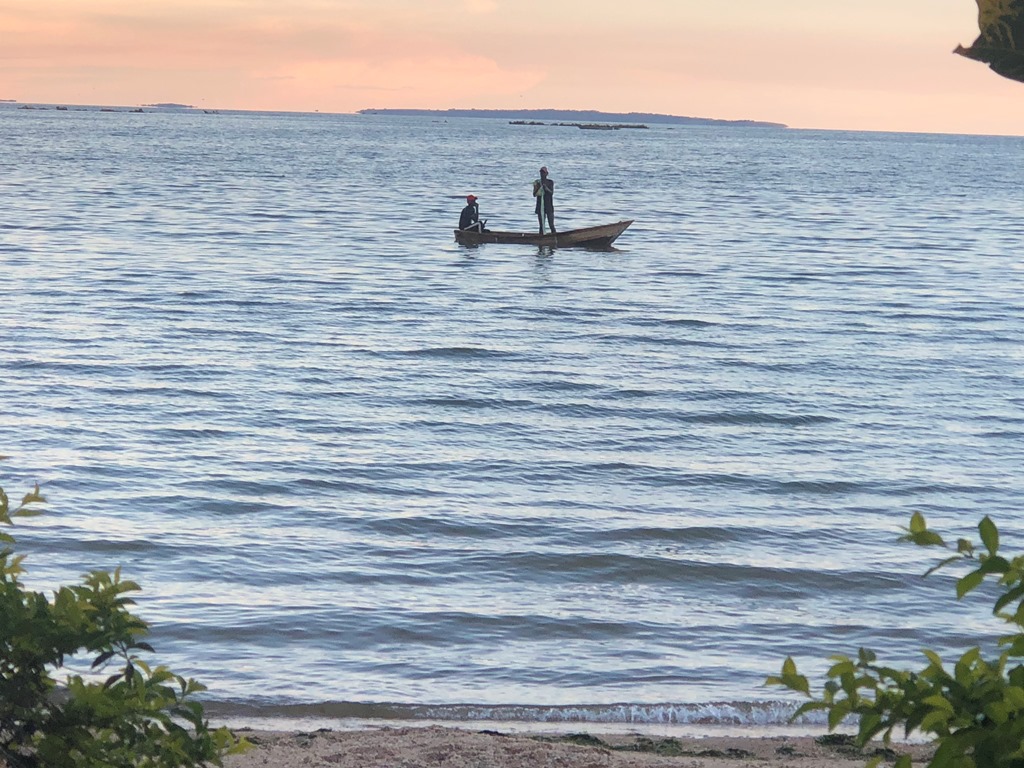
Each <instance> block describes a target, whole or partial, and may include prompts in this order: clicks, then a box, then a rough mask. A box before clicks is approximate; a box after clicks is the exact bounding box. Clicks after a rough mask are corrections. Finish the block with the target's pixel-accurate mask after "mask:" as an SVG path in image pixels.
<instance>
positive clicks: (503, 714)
mask: <svg viewBox="0 0 1024 768" xmlns="http://www.w3.org/2000/svg"><path fill="white" fill-rule="evenodd" d="M207 710H208V712H209V713H210V714H213V715H216V716H219V717H240V716H247V717H259V718H286V719H295V720H302V719H311V718H326V719H337V720H345V719H350V718H351V719H367V720H440V721H449V722H520V723H611V724H619V723H621V724H623V725H634V724H635V725H640V724H644V725H647V724H652V725H653V724H672V725H687V724H692V725H742V726H758V725H784V724H786V723H788V722H790V718H791V717H792V715H793V712H794V711H795V710H796V705H794V704H793V703H792V702H786V701H716V702H707V703H697V704H680V703H660V704H639V703H618V704H579V705H568V706H536V705H514V704H513V705H496V706H495V705H486V704H439V705H430V704H396V703H373V702H348V701H342V702H324V703H320V704H290V705H289V704H286V705H263V704H249V703H236V702H210V703H209V704H208V705H207ZM799 722H801V723H805V724H817V723H824V722H825V721H824V716H821V717H820V718H818V719H817V720H815V719H814V718H813V717H808V718H801V720H800V721H799Z"/></svg>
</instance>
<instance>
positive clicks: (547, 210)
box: [533, 166, 555, 235]
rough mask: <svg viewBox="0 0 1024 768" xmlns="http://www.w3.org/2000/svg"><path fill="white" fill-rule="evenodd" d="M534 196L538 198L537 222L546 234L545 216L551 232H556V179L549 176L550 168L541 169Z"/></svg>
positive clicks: (534, 185)
mask: <svg viewBox="0 0 1024 768" xmlns="http://www.w3.org/2000/svg"><path fill="white" fill-rule="evenodd" d="M533 196H534V197H535V198H537V224H539V225H540V233H541V234H542V235H543V234H544V217H545V216H546V217H547V219H548V225H549V226H550V227H551V234H555V180H554V179H549V178H548V168H547V166H544V167H543V168H541V169H540V178H539V179H537V180H536V181H534V182H533Z"/></svg>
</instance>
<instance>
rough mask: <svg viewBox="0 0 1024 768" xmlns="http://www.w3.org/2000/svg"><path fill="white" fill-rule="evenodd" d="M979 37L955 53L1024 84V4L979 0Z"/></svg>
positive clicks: (1019, 0)
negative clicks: (984, 64) (980, 62)
mask: <svg viewBox="0 0 1024 768" xmlns="http://www.w3.org/2000/svg"><path fill="white" fill-rule="evenodd" d="M978 28H979V29H980V31H981V34H980V35H979V36H978V39H977V40H975V41H974V43H973V44H972V45H971V47H970V48H964V47H963V46H962V45H958V46H957V47H956V51H955V53H959V54H960V55H961V56H967V57H968V58H971V59H975V60H977V61H982V62H984V63H986V64H988V65H989V67H990V68H991V69H992V71H993V72H996V73H998V74H1000V75H1002V76H1003V77H1008V78H1010V79H1011V80H1021V81H1024V47H1022V46H1024V0H978Z"/></svg>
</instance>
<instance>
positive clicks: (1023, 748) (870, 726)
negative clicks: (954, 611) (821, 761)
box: [766, 514, 1024, 768]
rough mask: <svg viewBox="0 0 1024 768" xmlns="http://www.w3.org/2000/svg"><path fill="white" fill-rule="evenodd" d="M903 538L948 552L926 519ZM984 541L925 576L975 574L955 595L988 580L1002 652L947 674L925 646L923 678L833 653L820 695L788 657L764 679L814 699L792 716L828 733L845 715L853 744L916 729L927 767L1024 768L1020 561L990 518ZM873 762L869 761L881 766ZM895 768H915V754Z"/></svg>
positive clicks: (976, 652)
mask: <svg viewBox="0 0 1024 768" xmlns="http://www.w3.org/2000/svg"><path fill="white" fill-rule="evenodd" d="M905 530H906V531H907V534H906V535H905V536H903V537H902V539H901V540H902V541H909V542H912V543H914V544H918V545H920V546H940V547H946V546H947V544H946V542H944V541H943V539H942V537H941V536H940V535H939V534H938V533H936V532H935V531H933V530H930V529H929V528H928V526H927V523H926V522H925V519H924V517H923V516H922V515H920V514H915V515H914V516H913V517H912V518H911V520H910V527H909V528H907V529H905ZM978 534H979V537H980V541H979V542H972V541H970V540H968V539H960V540H959V541H958V542H957V545H956V554H955V555H952V556H951V557H948V558H946V559H945V560H943V561H942V562H940V563H939V564H938V565H936V566H935V567H933V568H931V569H930V570H929V571H928V573H927V574H925V575H929V574H931V573H934V572H935V571H936V570H938V569H940V568H944V567H947V566H949V565H952V564H954V563H968V564H970V565H971V566H972V569H971V570H970V571H969V572H967V573H966V574H964V575H963V576H962V577H960V578H959V579H958V580H957V583H956V594H957V599H961V598H963V597H965V596H966V595H967V594H968V593H970V592H972V591H974V590H975V589H977V588H978V587H979V586H980V585H981V584H982V583H983V582H984V581H985V580H986V579H989V578H991V579H992V580H994V581H995V583H996V585H997V588H996V592H997V594H996V599H995V604H994V607H993V613H994V614H995V615H996V616H997V617H998V618H999V619H1001V620H1002V621H1003V622H1005V623H1006V624H1008V625H1010V627H1011V630H1010V633H1009V634H1007V635H1006V636H1005V637H1002V638H1001V639H1000V640H999V650H1000V652H999V655H998V656H997V657H995V658H991V659H985V658H983V657H982V651H981V649H980V648H978V647H974V648H971V649H970V650H969V651H967V652H966V653H964V654H963V655H962V656H961V657H960V659H959V660H958V661H956V662H955V664H954V665H953V667H952V668H951V669H947V668H946V666H945V664H944V663H943V661H942V659H941V658H939V656H938V654H936V653H935V652H934V651H930V650H925V651H924V655H925V657H926V658H927V660H928V665H927V666H926V667H924V668H923V669H921V670H920V671H917V672H912V671H907V670H900V669H893V668H892V667H887V666H883V665H881V664H879V663H877V658H876V656H875V654H874V653H873V652H872V651H869V650H865V649H861V650H860V651H859V653H858V654H857V656H856V658H850V657H847V656H833V657H831V660H832V661H833V662H834V663H833V665H832V667H831V669H829V671H828V673H827V676H828V682H826V683H825V686H824V690H823V692H822V695H821V698H815V697H814V696H813V695H812V694H811V692H810V686H809V684H808V681H807V678H806V677H804V676H803V675H801V674H800V673H799V672H798V671H797V668H796V664H795V663H794V662H793V659H792V658H788V659H786V661H785V663H784V664H783V665H782V672H781V673H780V674H779V675H777V676H772V677H769V678H768V679H767V681H766V682H767V684H769V685H781V686H783V687H785V688H789V689H790V690H793V691H798V692H800V693H803V694H804V695H806V696H808V698H810V699H811V700H810V701H808V702H807V703H805V704H804V705H803V706H802V707H800V709H798V710H797V712H796V714H795V715H794V718H796V717H799V716H800V715H803V714H805V713H807V712H812V711H816V710H820V711H825V712H827V713H828V724H829V730H830V731H831V730H834V729H835V728H836V727H838V726H839V724H840V723H841V722H843V721H844V720H846V719H847V718H853V719H855V720H856V721H857V722H858V725H859V728H858V732H857V737H856V740H857V743H858V745H859V746H861V747H863V746H864V745H865V744H867V742H868V741H870V740H871V739H874V738H876V737H878V736H879V735H881V736H882V738H883V740H884V742H885V743H886V744H888V743H890V737H891V735H892V733H893V731H894V730H895V729H896V728H897V727H900V726H902V729H903V733H904V736H908V735H910V734H911V733H914V732H917V733H920V734H926V735H930V736H932V737H933V740H934V742H935V744H936V750H935V753H934V756H933V757H932V759H931V761H930V762H929V763H928V765H929V766H931V768H1024V664H1022V663H1021V661H1020V660H1021V658H1022V657H1024V556H1017V557H1013V558H1007V557H1004V556H1002V555H1000V554H999V530H998V529H997V528H996V525H995V523H993V522H992V521H991V520H990V519H989V518H988V517H986V518H985V519H983V520H982V521H981V523H980V524H979V525H978ZM879 759H880V758H875V759H873V760H872V761H871V762H869V765H873V764H877V763H878V761H879ZM896 766H897V768H910V766H911V759H910V757H909V756H903V757H900V758H899V760H898V761H897V763H896Z"/></svg>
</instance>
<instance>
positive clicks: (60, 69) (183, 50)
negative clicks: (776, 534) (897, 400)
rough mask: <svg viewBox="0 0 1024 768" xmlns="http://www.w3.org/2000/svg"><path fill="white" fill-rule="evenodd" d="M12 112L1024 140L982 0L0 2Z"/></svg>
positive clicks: (2, 87) (1020, 100)
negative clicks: (681, 120) (655, 118)
mask: <svg viewBox="0 0 1024 768" xmlns="http://www.w3.org/2000/svg"><path fill="white" fill-rule="evenodd" d="M0 34H2V40H3V45H2V47H0V98H4V99H17V100H19V101H26V102H45V103H66V104H107V105H137V104H145V103H152V102H180V103H186V104H193V105H196V106H201V107H206V108H216V109H255V110H287V111H313V110H319V111H321V112H353V111H356V110H358V109H362V108H366V107H375V108H383V107H416V108H437V109H446V108H449V107H457V108H470V107H476V108H548V107H553V108H564V109H599V110H603V111H609V112H612V111H614V112H629V111H636V112H664V113H669V114H676V115H691V116H696V117H717V118H726V119H742V118H750V119H757V120H770V121H775V122H782V123H786V124H788V125H791V126H794V127H800V128H850V129H868V130H894V131H928V132H950V133H996V134H1013V135H1022V134H1024V84H1020V83H1014V82H1011V81H1008V80H1004V79H1003V78H1000V77H999V76H997V75H995V74H994V73H992V72H990V71H989V70H988V69H987V68H986V67H985V66H984V65H983V64H980V63H977V62H974V61H969V60H967V59H964V58H962V57H960V56H955V55H953V54H952V53H951V51H952V50H953V48H954V47H955V46H956V44H957V43H964V44H965V45H966V44H969V43H971V42H972V41H973V40H974V38H975V37H976V36H977V34H978V27H977V7H976V5H975V3H974V0H856V2H848V1H847V0H614V1H613V0H0Z"/></svg>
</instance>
